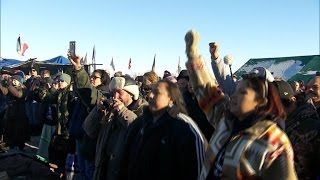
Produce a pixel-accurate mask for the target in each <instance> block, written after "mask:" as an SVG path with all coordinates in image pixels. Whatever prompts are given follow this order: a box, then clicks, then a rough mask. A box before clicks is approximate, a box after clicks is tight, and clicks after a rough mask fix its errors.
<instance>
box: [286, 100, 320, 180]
mask: <svg viewBox="0 0 320 180" xmlns="http://www.w3.org/2000/svg"><path fill="white" fill-rule="evenodd" d="M319 115H320V108H317V109H316V108H315V107H314V106H313V105H312V103H310V102H307V103H305V104H304V105H301V106H300V107H298V109H297V110H296V111H295V113H293V114H292V115H291V116H289V118H288V120H287V121H286V125H287V126H286V132H287V134H288V137H289V139H290V141H291V143H292V145H293V152H294V163H295V168H296V171H297V175H298V178H299V179H317V178H319V177H320V172H319V167H320V116H319Z"/></svg>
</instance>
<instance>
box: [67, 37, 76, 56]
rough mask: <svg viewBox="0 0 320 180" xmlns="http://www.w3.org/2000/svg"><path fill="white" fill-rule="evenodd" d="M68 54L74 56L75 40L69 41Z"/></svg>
mask: <svg viewBox="0 0 320 180" xmlns="http://www.w3.org/2000/svg"><path fill="white" fill-rule="evenodd" d="M69 54H70V55H71V56H72V57H75V56H76V41H70V43H69Z"/></svg>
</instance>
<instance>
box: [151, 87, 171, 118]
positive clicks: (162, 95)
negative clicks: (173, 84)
mask: <svg viewBox="0 0 320 180" xmlns="http://www.w3.org/2000/svg"><path fill="white" fill-rule="evenodd" d="M148 102H149V110H150V111H151V112H152V113H153V112H157V111H159V110H162V109H164V108H166V107H167V106H168V105H169V103H172V101H171V98H170V97H169V94H168V91H167V84H166V83H164V82H160V83H158V84H157V85H155V86H154V87H153V88H152V91H151V93H150V95H149V101H148Z"/></svg>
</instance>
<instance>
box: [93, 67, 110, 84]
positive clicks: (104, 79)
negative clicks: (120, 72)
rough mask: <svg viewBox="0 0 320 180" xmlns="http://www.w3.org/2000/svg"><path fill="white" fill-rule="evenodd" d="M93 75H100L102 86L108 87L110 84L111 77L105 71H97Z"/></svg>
mask: <svg viewBox="0 0 320 180" xmlns="http://www.w3.org/2000/svg"><path fill="white" fill-rule="evenodd" d="M93 73H99V74H100V76H101V84H103V85H107V84H108V83H109V82H110V76H109V74H108V73H107V72H106V71H105V70H103V69H96V70H94V71H93V72H92V74H93Z"/></svg>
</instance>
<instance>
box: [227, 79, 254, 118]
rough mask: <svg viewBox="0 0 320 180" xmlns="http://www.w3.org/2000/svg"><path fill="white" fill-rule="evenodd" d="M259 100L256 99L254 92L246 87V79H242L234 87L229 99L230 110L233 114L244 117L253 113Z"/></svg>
mask: <svg viewBox="0 0 320 180" xmlns="http://www.w3.org/2000/svg"><path fill="white" fill-rule="evenodd" d="M258 104H259V102H258V101H257V99H256V92H255V91H254V90H253V89H252V88H249V87H248V81H247V80H242V81H240V82H239V84H238V85H237V87H236V90H235V92H234V94H233V95H232V97H231V101H230V111H231V113H232V114H233V115H235V116H236V117H238V118H239V120H242V119H244V118H245V117H247V116H248V115H250V114H251V113H253V112H254V111H255V109H256V107H257V106H258Z"/></svg>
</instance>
